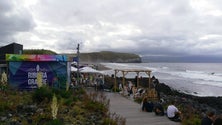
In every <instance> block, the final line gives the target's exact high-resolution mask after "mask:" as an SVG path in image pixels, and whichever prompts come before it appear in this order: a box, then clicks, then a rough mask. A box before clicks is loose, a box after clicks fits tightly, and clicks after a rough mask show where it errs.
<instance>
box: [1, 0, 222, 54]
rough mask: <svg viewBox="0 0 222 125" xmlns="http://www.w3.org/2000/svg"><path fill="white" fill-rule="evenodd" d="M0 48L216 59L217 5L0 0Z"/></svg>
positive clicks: (173, 0)
mask: <svg viewBox="0 0 222 125" xmlns="http://www.w3.org/2000/svg"><path fill="white" fill-rule="evenodd" d="M0 11H1V13H0V27H1V30H0V41H1V43H0V46H3V45H6V44H8V43H11V42H17V43H20V44H23V45H24V48H25V49H28V48H31V49H50V50H54V51H57V52H61V53H62V52H76V47H77V44H78V43H80V51H81V52H95V51H119V52H133V53H137V54H140V55H203V54H206V55H221V54H222V1H221V0H139V1H135V0H93V1H92V0H19V1H9V0H1V1H0Z"/></svg>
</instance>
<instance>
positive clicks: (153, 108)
mask: <svg viewBox="0 0 222 125" xmlns="http://www.w3.org/2000/svg"><path fill="white" fill-rule="evenodd" d="M141 108H142V111H144V112H155V114H156V115H158V116H164V108H163V106H162V104H161V101H160V102H156V103H153V102H152V101H149V100H148V97H144V98H143V100H142V103H141Z"/></svg>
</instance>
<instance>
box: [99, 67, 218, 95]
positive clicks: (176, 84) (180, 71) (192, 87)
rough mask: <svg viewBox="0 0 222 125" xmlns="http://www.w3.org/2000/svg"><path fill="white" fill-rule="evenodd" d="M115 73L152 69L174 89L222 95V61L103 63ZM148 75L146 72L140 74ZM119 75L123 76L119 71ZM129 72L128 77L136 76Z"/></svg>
mask: <svg viewBox="0 0 222 125" xmlns="http://www.w3.org/2000/svg"><path fill="white" fill-rule="evenodd" d="M102 64H103V65H105V66H106V67H108V68H110V69H111V70H105V71H103V72H104V74H107V75H112V74H114V69H150V70H152V73H151V76H155V77H156V78H158V80H159V81H160V82H161V83H165V84H167V85H168V86H170V87H171V88H173V89H176V90H178V91H181V92H184V93H187V94H192V95H196V96H214V97H217V96H222V63H102ZM139 75H140V76H142V77H148V76H147V75H146V74H145V73H140V74H139ZM117 76H122V74H120V73H118V74H117ZM135 76H136V73H128V74H127V75H126V77H127V78H135Z"/></svg>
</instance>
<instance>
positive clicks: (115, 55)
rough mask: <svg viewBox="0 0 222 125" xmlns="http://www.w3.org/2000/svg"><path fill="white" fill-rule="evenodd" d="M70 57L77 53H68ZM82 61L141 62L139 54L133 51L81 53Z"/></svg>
mask: <svg viewBox="0 0 222 125" xmlns="http://www.w3.org/2000/svg"><path fill="white" fill-rule="evenodd" d="M67 55H68V56H69V57H75V56H76V54H71V55H70V54H67ZM79 57H80V61H81V62H115V63H141V58H140V56H139V55H136V54H133V53H119V52H110V51H102V52H92V53H80V56H79Z"/></svg>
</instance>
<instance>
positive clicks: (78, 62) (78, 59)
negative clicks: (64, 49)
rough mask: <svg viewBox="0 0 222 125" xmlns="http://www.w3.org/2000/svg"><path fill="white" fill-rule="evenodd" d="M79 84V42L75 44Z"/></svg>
mask: <svg viewBox="0 0 222 125" xmlns="http://www.w3.org/2000/svg"><path fill="white" fill-rule="evenodd" d="M79 84H80V75H79V43H78V46H77V85H79Z"/></svg>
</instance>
